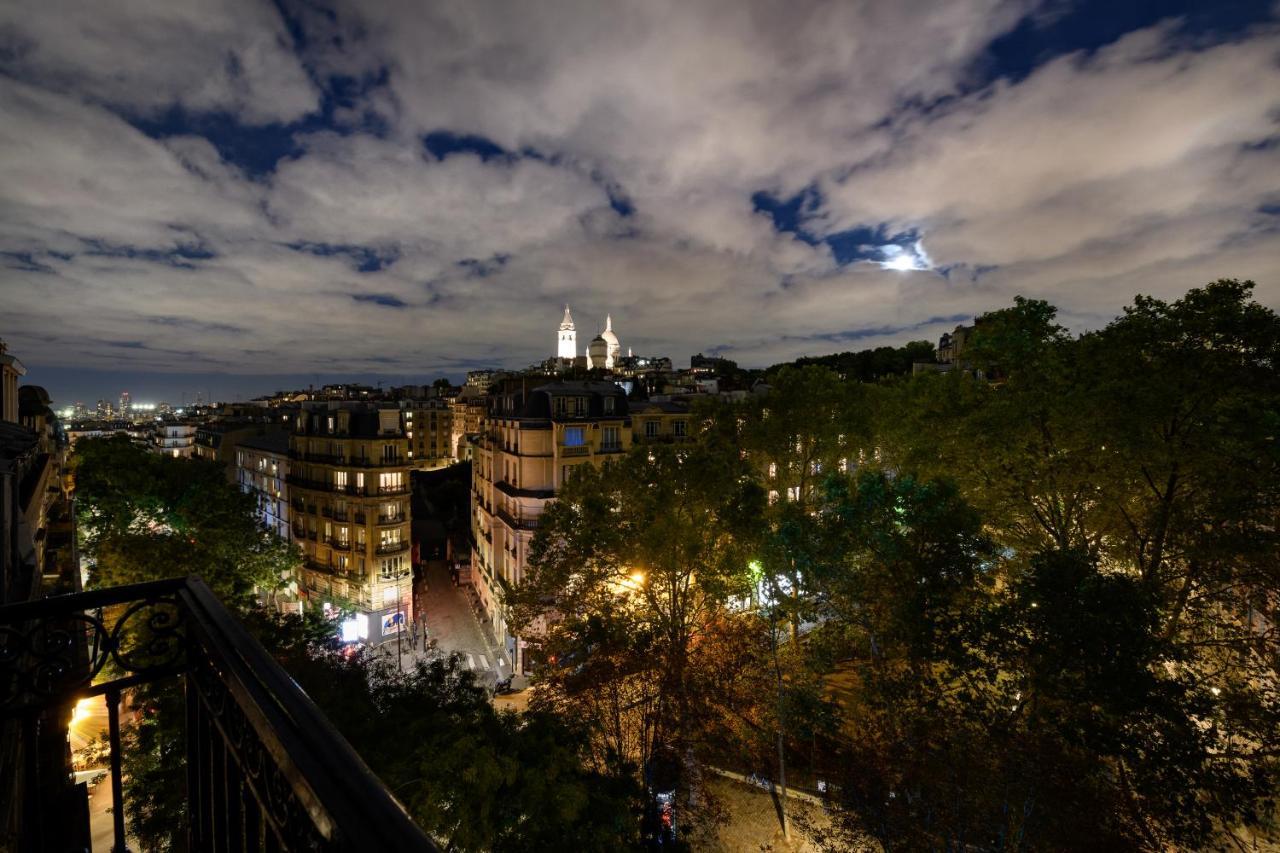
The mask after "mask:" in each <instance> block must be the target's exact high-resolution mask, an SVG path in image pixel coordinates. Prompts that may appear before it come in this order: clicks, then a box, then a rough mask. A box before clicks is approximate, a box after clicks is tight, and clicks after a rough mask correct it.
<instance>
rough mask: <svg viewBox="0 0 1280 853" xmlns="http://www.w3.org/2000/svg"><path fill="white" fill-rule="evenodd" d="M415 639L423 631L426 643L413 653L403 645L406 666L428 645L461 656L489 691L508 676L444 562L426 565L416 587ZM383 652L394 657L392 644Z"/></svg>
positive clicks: (503, 659)
mask: <svg viewBox="0 0 1280 853" xmlns="http://www.w3.org/2000/svg"><path fill="white" fill-rule="evenodd" d="M415 592H416V599H417V622H418V637H419V640H420V641H421V639H422V637H423V629H424V628H425V629H426V640H427V644H421V643H420V645H419V650H418V651H414V650H413V649H412V648H410V645H409V643H408V642H407V640H408V637H406V638H405V640H406V642H405V643H404V645H403V647H402V648H401V651H400V654H401V655H402V657H403V658H404V660H405V666H406V667H407V666H409V665H410V661H412V660H413V659H414V658H416V657H418V656H421V655H425V654H428V652H427V651H426V649H427V648H428V647H429V644H430V643H431V642H434V643H435V644H436V649H437V651H438V652H440V653H443V654H451V653H453V652H457V653H458V654H459V655H461V656H462V661H463V665H464V666H466V667H467V668H468V669H470V670H471V671H472V672H474V673H475V674H476V677H477V679H478V680H479V682H480V683H481V684H483V685H485V686H486V687H488V688H490V689H492V688H493V686H494V684H496V683H497V682H498V680H500V679H503V678H506V677H507V676H508V675H510V674H511V662H510V661H509V660H508V659H507V657H506V655H505V654H503V653H501V652H500V651H499V650H498V647H497V646H496V645H495V644H494V642H493V640H492V638H490V637H488V636H486V634H485V632H484V630H483V629H482V628H481V626H480V622H479V620H478V619H477V618H476V615H475V613H474V611H473V610H472V609H471V602H470V600H469V599H468V597H467V591H466V589H464V588H462V587H455V586H454V585H453V582H452V580H451V578H450V576H449V568H448V565H447V564H446V563H445V562H444V561H443V560H432V561H429V562H428V563H426V564H425V566H424V571H423V573H422V576H421V577H420V578H419V579H418V582H417V584H416V589H415ZM382 653H383V654H386V655H388V656H390V657H392V658H394V657H395V656H396V654H397V651H396V643H395V641H389V642H387V643H384V644H383V645H382Z"/></svg>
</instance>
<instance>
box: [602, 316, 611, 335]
mask: <svg viewBox="0 0 1280 853" xmlns="http://www.w3.org/2000/svg"><path fill="white" fill-rule="evenodd" d="M604 330H605V331H606V332H612V331H613V315H612V314H605V315H604Z"/></svg>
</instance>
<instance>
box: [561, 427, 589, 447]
mask: <svg viewBox="0 0 1280 853" xmlns="http://www.w3.org/2000/svg"><path fill="white" fill-rule="evenodd" d="M585 443H586V439H585V438H584V437H583V430H582V427H568V428H567V429H566V430H565V431H564V446H565V447H582V445H583V444H585Z"/></svg>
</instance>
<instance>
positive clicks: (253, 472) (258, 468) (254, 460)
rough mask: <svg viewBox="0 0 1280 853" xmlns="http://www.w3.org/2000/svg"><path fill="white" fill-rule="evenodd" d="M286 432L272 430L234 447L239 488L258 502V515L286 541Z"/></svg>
mask: <svg viewBox="0 0 1280 853" xmlns="http://www.w3.org/2000/svg"><path fill="white" fill-rule="evenodd" d="M289 441H290V438H289V435H288V434H287V433H273V434H271V435H256V436H250V437H249V438H245V439H242V440H241V441H240V444H239V446H238V447H237V448H236V480H237V482H238V483H239V485H240V490H241V491H242V492H245V493H246V494H251V495H253V496H254V497H255V498H257V501H258V518H260V519H262V523H263V524H264V525H265V526H266V528H267V529H268V530H270V531H271V532H272V533H274V534H276V535H277V536H279V537H280V538H281V539H283V540H285V541H286V542H287V541H289V539H290V529H289V482H288V478H289Z"/></svg>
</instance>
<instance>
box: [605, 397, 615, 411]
mask: <svg viewBox="0 0 1280 853" xmlns="http://www.w3.org/2000/svg"><path fill="white" fill-rule="evenodd" d="M613 405H614V399H613V398H612V397H605V398H604V413H605V414H606V415H612V414H613Z"/></svg>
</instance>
